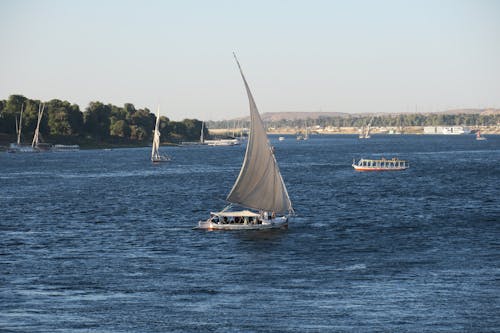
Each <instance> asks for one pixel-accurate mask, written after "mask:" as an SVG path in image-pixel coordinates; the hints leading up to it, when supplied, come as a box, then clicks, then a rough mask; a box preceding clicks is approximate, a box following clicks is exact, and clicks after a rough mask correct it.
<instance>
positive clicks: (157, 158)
mask: <svg viewBox="0 0 500 333" xmlns="http://www.w3.org/2000/svg"><path fill="white" fill-rule="evenodd" d="M160 136H161V134H160V107H158V109H157V111H156V124H155V131H154V134H153V148H152V149H151V161H152V162H153V163H159V162H166V161H170V157H169V156H167V155H161V154H160V151H159V149H160Z"/></svg>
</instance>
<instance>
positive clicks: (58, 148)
mask: <svg viewBox="0 0 500 333" xmlns="http://www.w3.org/2000/svg"><path fill="white" fill-rule="evenodd" d="M78 150H80V146H79V145H54V146H52V151H55V152H63V151H78ZM104 150H111V149H109V148H106V149H104Z"/></svg>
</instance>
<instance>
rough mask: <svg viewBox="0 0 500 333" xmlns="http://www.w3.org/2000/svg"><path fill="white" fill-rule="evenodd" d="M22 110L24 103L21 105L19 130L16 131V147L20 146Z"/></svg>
mask: <svg viewBox="0 0 500 333" xmlns="http://www.w3.org/2000/svg"><path fill="white" fill-rule="evenodd" d="M23 109H24V103H23V104H21V114H20V115H19V128H18V130H17V145H20V144H21V130H22V126H23ZM16 124H17V118H16Z"/></svg>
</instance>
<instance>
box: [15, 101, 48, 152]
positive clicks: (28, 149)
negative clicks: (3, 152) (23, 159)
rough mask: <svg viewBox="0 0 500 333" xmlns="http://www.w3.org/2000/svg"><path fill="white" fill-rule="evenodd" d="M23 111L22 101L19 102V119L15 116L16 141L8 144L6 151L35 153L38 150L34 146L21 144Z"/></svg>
mask: <svg viewBox="0 0 500 333" xmlns="http://www.w3.org/2000/svg"><path fill="white" fill-rule="evenodd" d="M23 111H24V103H23V104H21V114H20V115H19V121H18V120H17V117H16V132H17V142H16V143H11V144H10V146H9V149H7V152H8V153H36V152H38V150H37V149H35V148H34V147H32V146H27V145H23V144H22V143H21V135H22V129H23ZM39 117H40V115H39ZM39 122H40V120H39ZM37 128H38V126H37ZM35 135H36V130H35Z"/></svg>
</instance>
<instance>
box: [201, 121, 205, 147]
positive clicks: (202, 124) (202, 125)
mask: <svg viewBox="0 0 500 333" xmlns="http://www.w3.org/2000/svg"><path fill="white" fill-rule="evenodd" d="M204 129H205V122H204V121H202V122H201V135H200V143H205V139H204V138H203V130H204Z"/></svg>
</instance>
